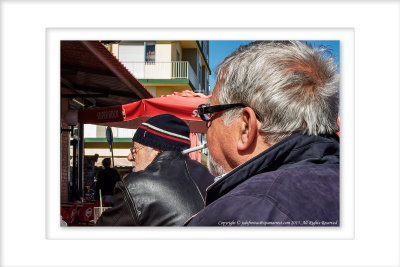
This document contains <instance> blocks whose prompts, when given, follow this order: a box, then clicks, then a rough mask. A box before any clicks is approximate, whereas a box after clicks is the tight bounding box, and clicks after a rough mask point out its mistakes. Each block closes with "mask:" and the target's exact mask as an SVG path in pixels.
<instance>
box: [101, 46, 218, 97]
mask: <svg viewBox="0 0 400 267" xmlns="http://www.w3.org/2000/svg"><path fill="white" fill-rule="evenodd" d="M107 47H108V49H109V50H110V51H111V52H112V53H113V54H114V56H115V57H117V58H118V59H119V61H121V62H122V63H123V64H124V65H125V67H126V68H127V69H128V70H129V71H130V72H131V73H132V74H133V76H135V78H136V79H138V80H139V81H140V82H141V83H142V84H143V85H144V86H145V87H146V89H147V90H149V92H150V93H152V94H153V96H154V97H158V96H161V95H167V94H171V93H173V92H182V91H185V90H190V91H194V92H196V93H203V94H206V95H208V94H209V92H210V90H209V75H210V74H211V70H210V67H209V41H116V42H110V43H108V44H107Z"/></svg>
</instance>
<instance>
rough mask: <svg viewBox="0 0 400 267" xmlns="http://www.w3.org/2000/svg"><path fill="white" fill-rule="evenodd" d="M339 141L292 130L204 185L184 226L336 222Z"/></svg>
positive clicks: (320, 223)
mask: <svg viewBox="0 0 400 267" xmlns="http://www.w3.org/2000/svg"><path fill="white" fill-rule="evenodd" d="M339 199H340V197H339V139H338V137H337V136H336V135H335V136H308V135H303V134H295V135H293V136H290V137H288V138H286V139H284V140H283V141H281V142H279V143H277V144H275V145H274V146H272V147H270V148H269V149H267V150H266V151H264V152H262V153H261V154H259V155H257V156H256V157H254V158H252V159H251V160H249V161H247V162H245V163H244V164H242V165H240V166H239V167H237V168H235V169H234V170H233V171H231V172H230V173H228V174H227V175H225V176H224V177H223V178H221V179H220V180H218V181H217V182H215V183H214V184H212V185H211V186H210V187H209V188H208V189H207V197H206V207H205V208H204V209H203V210H201V211H200V212H198V213H197V214H196V215H195V216H193V217H192V218H191V220H190V221H189V222H187V223H186V224H187V225H189V226H196V225H197V226H208V225H212V226H218V225H220V226H339Z"/></svg>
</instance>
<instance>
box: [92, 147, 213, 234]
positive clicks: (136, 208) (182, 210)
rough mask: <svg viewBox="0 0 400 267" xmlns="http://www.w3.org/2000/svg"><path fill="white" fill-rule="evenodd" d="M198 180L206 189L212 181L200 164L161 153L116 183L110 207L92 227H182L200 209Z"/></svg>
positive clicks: (182, 157)
mask: <svg viewBox="0 0 400 267" xmlns="http://www.w3.org/2000/svg"><path fill="white" fill-rule="evenodd" d="M202 179H204V180H205V181H210V182H209V183H208V182H206V183H208V184H207V186H208V185H209V184H211V182H212V176H211V175H210V174H209V172H208V170H207V169H206V168H205V167H204V166H202V165H201V164H200V163H198V162H196V161H193V160H191V159H190V158H189V157H188V156H184V155H182V153H181V152H177V151H164V152H162V153H160V154H159V155H158V156H157V157H156V158H155V159H154V160H153V162H152V163H151V164H150V165H149V166H148V167H147V168H146V169H145V170H144V171H140V172H133V173H131V174H130V175H128V176H127V177H126V178H125V179H124V180H123V181H121V182H118V183H117V184H116V186H115V191H114V202H115V204H114V207H112V208H111V209H108V210H106V211H105V212H104V213H103V214H102V216H101V217H100V218H99V220H98V222H97V224H96V225H103V226H105V225H144V226H156V225H183V224H184V223H185V221H186V220H187V219H188V218H190V217H191V216H192V215H193V214H195V213H197V212H198V211H200V210H201V209H202V208H204V205H205V204H204V195H203V194H202V190H201V189H200V188H199V186H198V184H197V183H196V181H201V180H202ZM202 187H203V186H202ZM204 191H205V189H204Z"/></svg>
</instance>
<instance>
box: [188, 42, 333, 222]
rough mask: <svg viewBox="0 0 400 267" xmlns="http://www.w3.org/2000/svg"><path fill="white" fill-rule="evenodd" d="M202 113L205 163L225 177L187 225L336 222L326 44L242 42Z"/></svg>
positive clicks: (222, 70) (330, 67) (330, 68)
mask: <svg viewBox="0 0 400 267" xmlns="http://www.w3.org/2000/svg"><path fill="white" fill-rule="evenodd" d="M199 114H200V115H201V117H202V119H203V120H205V121H207V126H208V131H207V143H208V147H209V151H210V155H209V168H210V170H211V173H212V174H213V175H215V176H220V177H222V178H220V179H219V180H218V181H216V182H215V183H214V184H213V185H212V186H210V187H209V188H208V189H207V198H206V207H205V209H203V210H202V211H200V212H199V213H198V214H197V215H195V216H193V217H192V219H191V220H190V221H189V222H188V223H187V224H188V225H189V226H195V225H215V226H217V225H220V226H224V225H229V226H234V225H236V226H288V225H289V226H299V225H304V226H307V225H317V226H325V225H329V226H331V225H333V226H338V225H339V139H338V137H337V135H336V134H335V133H336V132H337V131H338V125H337V116H338V76H337V74H336V65H335V64H334V62H333V59H332V58H330V57H329V55H328V53H326V52H325V51H324V50H317V49H313V48H312V47H310V46H308V45H306V44H304V43H302V42H299V41H293V42H292V41H279V42H255V43H251V44H249V45H247V46H241V47H240V48H239V49H238V50H237V51H235V52H233V53H232V54H231V55H230V56H228V57H227V58H225V60H224V61H223V62H222V63H221V64H220V66H219V68H218V80H217V85H216V86H215V88H214V91H213V95H212V97H211V101H210V104H209V105H202V106H200V107H199Z"/></svg>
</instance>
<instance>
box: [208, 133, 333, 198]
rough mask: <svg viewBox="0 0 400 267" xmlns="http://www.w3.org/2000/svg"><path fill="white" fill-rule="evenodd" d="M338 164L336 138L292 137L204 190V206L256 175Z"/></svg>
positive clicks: (299, 135) (320, 136) (296, 135)
mask: <svg viewBox="0 0 400 267" xmlns="http://www.w3.org/2000/svg"><path fill="white" fill-rule="evenodd" d="M311 162H312V163H320V164H322V163H333V164H339V138H338V137H337V136H336V135H330V136H326V135H325V136H322V135H319V136H315V135H313V136H309V135H304V134H300V133H298V134H294V135H292V136H290V137H288V138H286V139H284V140H282V141H281V142H278V143H276V144H275V145H273V146H271V147H270V148H268V149H267V150H265V151H264V152H262V153H260V154H258V155H257V156H255V157H254V158H252V159H250V160H249V161H247V162H245V163H243V164H241V165H240V166H238V167H236V168H235V169H233V170H232V171H231V172H229V173H228V174H226V175H225V176H224V177H222V178H221V179H220V180H218V181H216V182H215V183H213V184H212V185H211V186H210V187H209V188H208V189H207V195H206V205H209V204H210V203H212V202H213V201H214V200H216V199H217V198H219V197H221V196H222V195H224V194H226V193H228V192H229V191H231V190H232V189H233V188H235V187H236V186H237V185H239V184H241V183H242V182H244V181H245V180H247V179H249V178H250V177H252V176H254V175H257V174H259V173H264V172H270V171H275V170H278V169H284V168H287V167H289V166H293V165H307V164H310V163H311Z"/></svg>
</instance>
